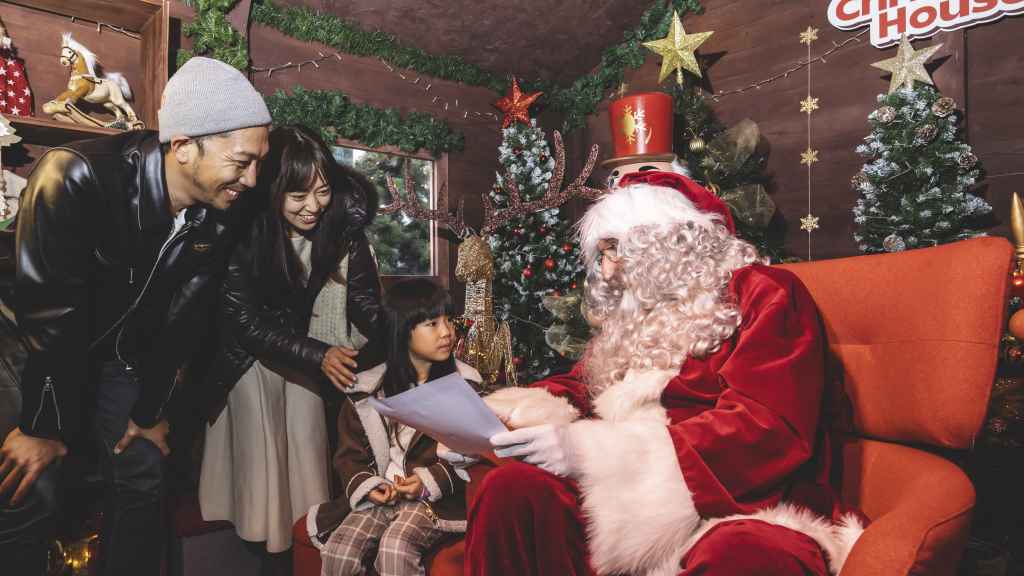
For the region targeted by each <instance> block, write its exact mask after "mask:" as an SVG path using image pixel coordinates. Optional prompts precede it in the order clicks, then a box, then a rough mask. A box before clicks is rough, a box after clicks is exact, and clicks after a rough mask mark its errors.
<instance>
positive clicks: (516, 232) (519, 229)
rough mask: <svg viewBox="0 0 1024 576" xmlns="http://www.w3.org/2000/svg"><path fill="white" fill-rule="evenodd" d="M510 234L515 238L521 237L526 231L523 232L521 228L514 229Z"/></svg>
mask: <svg viewBox="0 0 1024 576" xmlns="http://www.w3.org/2000/svg"><path fill="white" fill-rule="evenodd" d="M512 233H513V234H515V235H516V236H522V235H523V234H526V230H523V229H522V228H516V229H515V230H513V231H512Z"/></svg>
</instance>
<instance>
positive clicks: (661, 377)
mask: <svg viewBox="0 0 1024 576" xmlns="http://www.w3.org/2000/svg"><path fill="white" fill-rule="evenodd" d="M678 375H679V370H632V369H631V370H629V371H628V372H626V376H625V377H624V378H623V379H622V381H621V382H617V383H615V384H613V385H612V386H609V387H608V388H606V389H605V390H604V391H603V392H601V395H600V396H598V397H597V398H595V399H594V411H595V412H596V413H597V415H598V416H600V417H601V418H603V419H604V420H608V421H609V422H620V421H623V420H653V421H655V422H659V423H661V424H667V423H668V415H667V414H666V412H665V407H664V406H662V405H661V393H662V392H664V391H665V386H667V385H668V382H669V380H671V379H673V378H675V377H676V376H678Z"/></svg>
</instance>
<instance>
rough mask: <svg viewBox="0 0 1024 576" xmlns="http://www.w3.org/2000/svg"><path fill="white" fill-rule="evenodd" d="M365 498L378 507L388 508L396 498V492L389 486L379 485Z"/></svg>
mask: <svg viewBox="0 0 1024 576" xmlns="http://www.w3.org/2000/svg"><path fill="white" fill-rule="evenodd" d="M366 497H367V498H369V499H370V502H373V503H374V504H376V505H378V506H390V505H391V503H392V502H394V501H395V499H396V498H398V491H397V490H395V487H394V486H392V485H391V484H381V485H380V486H377V487H376V488H374V489H373V490H370V493H369V494H367V495H366Z"/></svg>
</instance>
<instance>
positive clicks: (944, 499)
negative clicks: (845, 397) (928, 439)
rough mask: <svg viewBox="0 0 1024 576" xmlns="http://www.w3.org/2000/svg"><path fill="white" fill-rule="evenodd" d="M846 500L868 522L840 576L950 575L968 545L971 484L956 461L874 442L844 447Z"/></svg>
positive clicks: (844, 496) (907, 448) (865, 441)
mask: <svg viewBox="0 0 1024 576" xmlns="http://www.w3.org/2000/svg"><path fill="white" fill-rule="evenodd" d="M842 457H843V484H842V486H843V500H844V501H845V502H849V503H850V504H853V505H855V506H857V507H858V508H859V509H860V510H862V511H863V512H864V513H865V514H866V515H867V516H868V517H869V518H870V519H871V524H870V525H869V526H868V528H867V530H865V531H864V533H863V534H862V535H861V537H860V539H859V540H858V541H857V544H856V546H854V548H853V550H852V551H851V552H850V556H849V557H848V558H847V560H846V564H845V565H844V566H843V571H842V575H841V576H869V575H870V576H875V575H881V574H885V575H887V576H903V575H917V574H920V575H925V574H927V575H929V576H932V575H949V576H953V575H954V574H956V571H957V564H958V563H959V560H960V556H961V555H962V553H963V549H964V546H965V545H966V543H967V536H968V530H969V527H970V516H971V511H972V510H973V508H974V486H973V485H972V484H971V482H970V480H968V478H967V475H966V474H964V472H963V471H962V470H961V469H960V468H959V467H957V466H956V465H955V464H953V463H952V462H950V461H948V460H946V459H944V458H941V457H939V456H936V455H934V454H930V453H928V452H924V451H922V450H917V449H914V448H909V447H906V446H901V445H898V444H890V443H887V442H879V441H875V440H859V439H858V440H849V441H847V442H846V443H845V444H844V445H843V447H842Z"/></svg>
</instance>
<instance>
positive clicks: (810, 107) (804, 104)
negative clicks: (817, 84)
mask: <svg viewBox="0 0 1024 576" xmlns="http://www.w3.org/2000/svg"><path fill="white" fill-rule="evenodd" d="M817 109H818V99H817V98H812V97H810V96H808V97H807V99H806V100H801V101H800V111H801V112H806V113H807V114H808V115H810V113H811V112H814V111H815V110H817Z"/></svg>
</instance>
